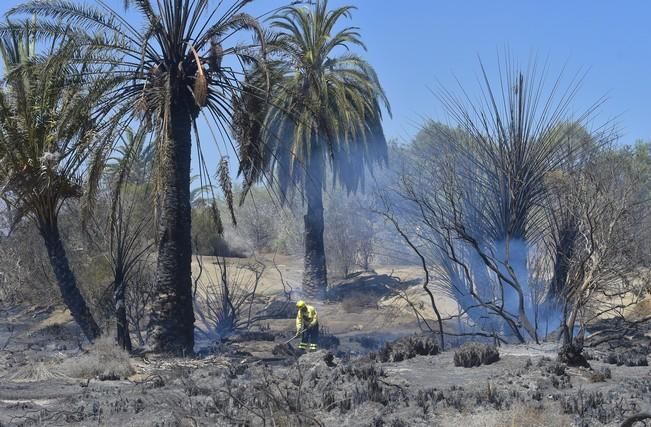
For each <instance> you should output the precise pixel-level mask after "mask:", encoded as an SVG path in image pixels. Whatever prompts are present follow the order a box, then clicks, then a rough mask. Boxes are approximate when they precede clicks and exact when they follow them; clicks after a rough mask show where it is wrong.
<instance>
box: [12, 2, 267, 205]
mask: <svg viewBox="0 0 651 427" xmlns="http://www.w3.org/2000/svg"><path fill="white" fill-rule="evenodd" d="M249 1H250V0H234V1H231V2H225V1H220V2H218V3H217V5H216V6H214V7H213V6H211V5H210V4H211V2H210V1H209V0H194V1H190V0H159V1H156V2H153V1H150V0H125V1H124V3H123V6H124V7H126V8H128V9H131V10H133V11H135V12H136V13H137V14H138V15H139V17H140V18H141V26H140V27H136V26H134V24H132V23H131V22H129V21H127V20H126V19H125V18H124V16H123V15H124V14H123V13H122V12H121V11H120V10H116V9H114V7H113V6H112V4H111V2H108V1H105V0H98V1H97V3H96V4H95V5H92V4H79V3H78V2H76V1H72V0H52V1H41V0H32V1H28V2H26V3H24V4H22V5H20V6H17V7H15V8H13V9H12V10H10V12H9V15H10V16H12V19H14V20H15V21H16V22H17V23H18V22H27V21H28V20H29V19H28V18H23V17H24V16H30V17H31V16H32V15H36V16H38V18H39V19H38V20H37V21H36V23H35V24H34V29H33V31H32V33H33V37H34V38H35V39H36V40H37V41H43V40H52V38H53V37H61V36H62V35H65V36H66V37H68V38H70V39H73V40H74V41H75V46H74V47H75V49H74V50H73V51H72V52H70V55H69V56H68V59H67V62H68V64H69V65H71V66H73V67H74V68H75V69H76V70H77V71H79V72H80V73H81V75H82V76H84V79H86V80H90V81H102V82H103V85H104V92H103V93H102V94H101V96H98V97H97V102H96V103H95V110H94V114H95V116H96V117H102V118H103V120H105V121H107V122H108V123H110V125H108V126H107V129H108V128H110V129H111V132H110V133H109V132H108V131H107V133H106V135H103V136H104V138H105V140H107V141H119V138H118V136H119V135H120V134H121V133H122V132H124V131H125V130H126V129H127V128H129V127H130V126H131V125H132V124H135V123H134V122H141V124H142V125H143V126H144V127H145V128H147V130H149V131H151V132H153V134H154V135H155V136H156V143H155V144H154V147H155V156H154V157H155V161H154V162H153V163H154V165H155V169H154V170H153V173H152V177H151V179H152V180H153V181H154V182H157V181H160V175H161V174H162V173H163V172H164V171H165V169H166V164H167V162H169V161H170V152H169V151H168V150H167V149H166V148H165V147H167V145H168V144H167V140H168V138H169V136H170V135H171V128H170V126H171V120H170V118H171V115H172V112H171V108H172V104H173V103H174V104H178V105H181V106H182V107H180V108H181V109H182V110H183V114H187V115H188V116H190V117H191V119H192V120H193V122H194V121H196V120H198V119H199V118H205V119H207V120H208V121H209V123H210V125H211V127H212V128H214V129H218V131H217V132H216V135H218V136H219V137H221V138H222V139H223V140H222V141H221V142H222V143H225V144H226V145H230V146H232V147H234V146H235V143H234V142H233V141H231V140H230V132H229V131H230V123H231V122H232V120H233V108H232V100H233V99H234V98H235V97H237V96H239V95H240V94H241V93H242V92H243V91H245V90H246V88H245V87H244V86H243V85H242V81H241V80H242V78H243V76H244V74H243V73H244V72H245V71H246V70H244V69H240V70H237V69H236V68H234V67H233V66H232V64H234V63H235V64H240V63H241V64H244V63H247V64H248V63H251V61H252V60H253V59H254V58H263V57H264V53H259V51H260V49H261V48H262V46H261V44H263V41H264V37H263V31H262V28H261V27H260V25H259V23H258V22H257V20H256V19H255V18H253V17H252V16H250V15H248V14H246V13H245V12H244V10H243V9H244V7H245V6H246V4H247V3H249ZM21 19H22V21H21ZM5 31H6V29H4V30H3V29H2V28H0V35H1V34H3V32H5ZM243 31H245V32H252V33H253V34H254V35H255V37H254V41H252V42H251V43H250V44H249V45H238V44H235V43H232V42H231V40H233V39H234V37H233V35H234V34H235V33H239V32H243ZM229 57H230V58H231V59H228V60H227V59H226V58H229ZM172 101H174V102H172ZM194 126H196V125H194ZM195 135H197V134H196V133H195ZM200 146H201V144H200V142H199V141H197V147H200ZM113 149H115V146H111V147H104V151H105V152H111V151H112V150H113ZM92 159H93V163H95V162H97V164H98V167H97V168H96V170H100V169H101V167H100V165H101V162H106V161H107V160H108V156H107V155H100V154H99V153H98V154H97V155H95V156H94V157H93V158H92ZM199 159H200V161H201V163H202V164H201V165H200V170H201V174H202V177H203V178H205V179H206V180H207V181H209V180H210V176H211V175H212V174H206V173H204V170H205V169H206V164H205V162H204V157H203V155H200V156H199ZM127 166H128V165H127V164H126V163H125V164H124V167H127ZM93 170H95V169H93ZM100 177H101V174H92V179H91V180H90V181H91V184H97V182H98V181H99V179H100ZM202 181H203V179H202ZM208 184H210V182H208ZM89 194H92V191H90V192H89Z"/></svg>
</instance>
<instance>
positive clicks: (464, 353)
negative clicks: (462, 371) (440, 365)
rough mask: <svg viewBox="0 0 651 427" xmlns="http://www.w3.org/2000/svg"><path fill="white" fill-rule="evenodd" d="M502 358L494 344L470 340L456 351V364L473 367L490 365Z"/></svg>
mask: <svg viewBox="0 0 651 427" xmlns="http://www.w3.org/2000/svg"><path fill="white" fill-rule="evenodd" d="M498 360H500V353H499V352H498V351H497V348H495V346H492V345H488V344H482V343H476V342H470V343H466V344H464V345H463V346H461V348H460V349H458V350H457V351H455V352H454V366H463V367H464V368H472V367H475V366H480V365H490V364H491V363H495V362H497V361H498Z"/></svg>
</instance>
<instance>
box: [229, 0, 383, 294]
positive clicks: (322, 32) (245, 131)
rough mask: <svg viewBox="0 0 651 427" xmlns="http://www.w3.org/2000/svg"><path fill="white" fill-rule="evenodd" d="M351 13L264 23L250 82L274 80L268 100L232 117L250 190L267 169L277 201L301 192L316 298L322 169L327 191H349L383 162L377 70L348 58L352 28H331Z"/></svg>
mask: <svg viewBox="0 0 651 427" xmlns="http://www.w3.org/2000/svg"><path fill="white" fill-rule="evenodd" d="M353 10H354V8H353V7H350V6H345V7H341V8H336V9H329V8H328V2H327V0H319V1H317V2H315V3H314V4H313V5H312V6H310V7H304V6H301V5H291V6H287V7H285V8H282V9H280V10H279V11H278V12H277V13H276V14H275V15H273V16H272V17H271V18H270V19H271V24H270V27H271V31H273V33H271V34H269V35H268V36H267V38H268V40H267V53H268V61H266V62H265V65H266V68H265V69H262V70H261V69H260V67H257V68H258V70H259V71H262V72H261V73H258V74H257V76H256V73H252V74H251V77H250V78H249V84H250V85H251V86H252V87H264V86H263V82H264V79H265V78H266V79H267V80H268V81H270V82H271V84H270V87H271V95H270V97H269V98H267V99H266V100H265V99H263V97H262V96H261V94H258V96H257V97H256V96H253V95H248V97H243V98H242V99H240V100H239V103H238V105H239V106H241V108H242V110H243V113H242V114H239V115H238V116H237V118H238V120H236V126H235V128H236V129H235V133H236V135H237V136H238V140H239V141H240V153H241V156H240V157H241V158H242V159H244V160H245V161H244V162H243V163H242V165H241V166H242V167H241V169H240V171H241V172H242V173H243V174H244V176H245V178H246V182H247V184H248V185H249V186H250V185H251V184H252V183H253V182H255V181H258V180H261V179H264V178H265V176H266V173H267V172H268V171H271V173H275V174H276V176H275V179H276V183H277V184H278V185H277V188H278V189H279V192H280V196H282V199H284V198H285V196H286V195H287V193H288V192H291V191H292V190H293V189H294V188H299V189H301V190H302V194H303V196H304V199H305V200H306V201H307V212H306V214H305V216H304V223H305V269H304V276H303V287H304V289H305V291H306V292H308V293H309V294H312V295H315V296H322V295H323V293H324V292H325V290H326V289H327V271H326V258H325V250H324V242H323V232H324V221H323V190H324V187H325V181H326V169H327V166H328V165H329V166H330V167H331V169H332V175H333V184H335V183H340V184H341V185H342V186H343V187H345V188H346V189H347V190H348V191H349V192H354V191H357V190H358V188H360V187H361V186H363V184H364V176H365V173H366V169H370V168H371V167H372V166H373V165H374V164H376V163H382V162H385V161H386V159H387V144H386V140H385V137H384V132H383V130H382V126H381V121H382V107H383V106H384V107H385V108H386V109H387V110H388V109H389V103H388V101H387V98H386V96H385V94H384V91H383V90H382V87H381V85H380V83H379V80H378V77H377V75H376V73H375V71H374V70H373V68H372V67H371V66H370V65H369V64H368V63H367V62H366V61H365V60H364V59H362V58H361V57H360V56H358V55H356V54H354V53H352V52H351V51H350V49H351V47H355V46H356V47H358V48H361V49H365V46H364V44H363V42H362V40H361V37H360V34H359V32H358V29H357V28H355V27H344V28H342V29H340V30H336V29H335V26H337V24H339V23H340V21H341V20H342V19H344V18H350V17H351V13H352V11H353ZM251 111H257V114H252V113H251ZM246 160H249V161H246Z"/></svg>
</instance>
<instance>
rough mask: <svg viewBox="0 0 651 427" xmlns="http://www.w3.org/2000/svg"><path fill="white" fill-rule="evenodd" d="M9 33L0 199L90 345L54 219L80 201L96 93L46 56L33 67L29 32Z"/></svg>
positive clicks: (0, 122) (1, 42) (0, 112)
mask: <svg viewBox="0 0 651 427" xmlns="http://www.w3.org/2000/svg"><path fill="white" fill-rule="evenodd" d="M14 29H15V31H11V30H6V31H4V35H3V37H1V38H0V56H2V60H3V62H4V67H5V73H4V80H3V81H2V89H0V197H1V198H2V199H3V200H4V202H5V203H6V204H7V206H8V207H9V208H10V211H11V214H12V215H11V216H12V221H13V224H14V225H16V224H18V222H20V221H21V220H23V219H26V218H27V219H30V220H31V221H33V222H34V224H35V225H36V226H37V227H38V231H39V233H40V235H41V236H42V238H43V241H44V243H45V247H46V249H47V253H48V257H49V261H50V265H51V266H52V270H53V271H54V275H55V277H56V283H57V284H58V286H59V290H60V291H61V296H62V298H63V301H64V303H65V304H66V306H67V307H68V308H69V309H70V312H71V313H72V316H73V317H74V319H75V321H76V322H77V323H78V324H79V326H80V327H81V329H82V331H83V333H84V335H85V336H86V337H87V338H88V339H89V340H93V339H94V338H96V337H98V336H99V335H100V328H99V327H98V325H97V323H96V322H95V320H94V319H93V316H92V314H91V311H90V309H89V307H88V305H87V304H86V301H85V299H84V297H83V295H82V294H81V292H80V290H79V288H78V286H77V281H76V279H75V275H74V273H73V271H72V269H71V268H70V264H69V262H68V257H67V255H66V250H65V247H64V244H63V241H62V239H61V234H60V232H59V225H58V218H59V212H60V210H61V208H62V207H63V205H64V204H65V202H66V201H68V200H70V199H78V198H80V197H81V195H82V179H81V177H82V174H83V173H84V172H85V170H86V164H87V160H88V158H89V156H90V155H91V154H92V153H93V152H94V151H95V149H96V148H97V147H96V146H97V140H96V138H95V135H96V132H97V131H98V127H97V125H96V121H95V120H94V119H93V115H92V114H91V113H92V111H91V108H92V105H93V100H94V99H95V98H96V97H97V96H98V94H99V93H101V90H103V89H100V87H99V86H97V85H91V86H87V85H85V84H82V83H84V82H82V81H80V80H79V78H78V74H77V73H76V72H74V70H71V69H70V68H68V67H67V66H65V65H63V64H62V63H61V62H60V61H57V60H56V58H55V57H56V53H55V52H54V51H53V50H52V51H50V52H49V54H50V57H49V58H50V59H49V60H47V61H45V62H44V63H41V64H36V63H35V62H34V58H35V57H36V55H37V52H36V44H35V42H34V37H33V34H34V31H35V29H34V28H33V27H32V26H31V25H30V24H28V23H27V24H25V25H24V26H23V27H21V28H16V27H15V28H14ZM60 41H61V40H60ZM63 43H64V44H66V43H67V42H65V41H63ZM53 45H54V44H53ZM63 49H65V47H64V48H63Z"/></svg>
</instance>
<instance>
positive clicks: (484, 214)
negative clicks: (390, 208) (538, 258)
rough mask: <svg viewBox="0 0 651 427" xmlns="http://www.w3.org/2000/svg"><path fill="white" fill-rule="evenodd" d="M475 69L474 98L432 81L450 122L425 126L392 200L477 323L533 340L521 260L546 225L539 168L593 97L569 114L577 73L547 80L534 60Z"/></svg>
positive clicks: (562, 155)
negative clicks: (477, 88) (495, 71)
mask: <svg viewBox="0 0 651 427" xmlns="http://www.w3.org/2000/svg"><path fill="white" fill-rule="evenodd" d="M481 69H482V75H481V76H482V83H483V84H482V87H481V89H482V92H481V93H482V97H480V98H479V99H477V100H472V99H470V98H468V96H467V95H466V92H465V91H464V89H463V88H461V90H460V95H457V94H455V93H453V92H451V91H448V90H446V89H442V90H441V91H440V93H439V96H440V99H441V101H442V102H443V105H444V107H445V108H446V110H447V112H448V113H449V115H450V118H451V119H452V122H453V123H454V125H455V127H454V128H450V127H447V126H442V125H436V124H431V123H430V124H429V125H428V126H426V127H424V129H423V130H422V132H421V134H420V135H419V138H418V139H417V141H416V142H415V143H414V144H413V145H412V146H411V147H410V148H408V149H407V150H406V153H405V165H406V167H404V168H403V169H402V171H401V173H400V179H399V184H398V187H397V191H396V195H397V198H396V201H395V202H396V203H397V204H398V205H401V206H400V209H401V210H403V211H404V214H405V215H406V217H407V218H408V220H407V221H408V222H409V223H410V224H411V228H410V229H407V230H406V232H407V233H408V235H410V236H412V238H413V239H414V241H417V242H418V244H419V245H422V246H424V247H427V249H428V257H429V261H430V263H431V265H432V266H436V268H435V269H436V270H437V271H439V272H441V273H442V274H441V276H442V279H443V280H444V281H445V282H447V285H448V286H449V288H450V290H451V291H452V293H453V294H454V295H455V297H456V298H457V300H458V302H459V304H460V306H461V308H462V310H463V311H464V312H466V313H467V314H468V317H469V318H471V320H472V321H473V322H474V323H475V324H476V325H478V326H480V327H482V328H484V329H491V330H501V332H502V333H504V334H506V335H511V336H513V337H515V338H516V339H517V340H518V341H521V342H525V341H527V340H528V339H532V340H535V341H537V340H538V331H537V328H536V321H535V320H536V315H535V312H536V309H535V307H534V301H536V298H535V295H533V294H534V292H533V289H532V284H533V283H530V271H529V262H530V258H531V256H532V253H531V252H532V248H533V247H534V246H536V245H537V244H538V242H539V241H540V239H541V238H542V236H543V234H544V231H545V230H544V227H545V224H544V215H543V210H542V209H541V206H543V204H544V202H545V196H546V191H547V189H546V186H545V178H546V177H547V175H548V174H549V173H551V172H553V171H555V170H558V169H559V168H562V167H563V166H564V165H566V163H567V158H568V155H569V153H568V149H567V145H566V144H563V142H564V141H565V140H566V139H567V137H568V135H569V134H570V132H571V131H572V129H573V126H569V125H568V124H573V125H575V126H581V124H582V123H583V122H584V121H585V120H586V119H587V118H588V117H589V116H590V115H591V113H592V112H593V110H594V108H596V106H597V105H598V104H597V105H594V106H592V107H590V108H588V109H587V110H586V111H585V112H584V113H583V114H580V115H579V116H573V115H572V114H571V113H570V111H571V102H572V100H573V97H574V95H575V93H576V90H577V87H578V83H579V82H580V81H578V80H573V81H571V82H570V85H569V86H568V87H567V88H566V89H564V88H563V85H562V84H561V80H562V79H561V78H560V77H559V78H558V79H556V80H555V81H552V84H551V85H548V84H547V83H546V81H545V77H546V76H545V74H546V70H545V69H542V70H538V69H537V68H536V66H535V64H534V65H532V66H531V67H530V68H529V69H528V70H526V71H520V70H519V69H518V68H517V67H516V66H515V65H514V64H512V63H511V62H510V61H509V60H508V59H507V60H505V61H504V62H503V65H502V66H501V67H500V72H499V76H498V79H497V80H496V82H497V83H494V82H492V81H491V79H490V78H489V75H488V73H487V71H486V69H485V68H484V67H483V65H482V67H481Z"/></svg>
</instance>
